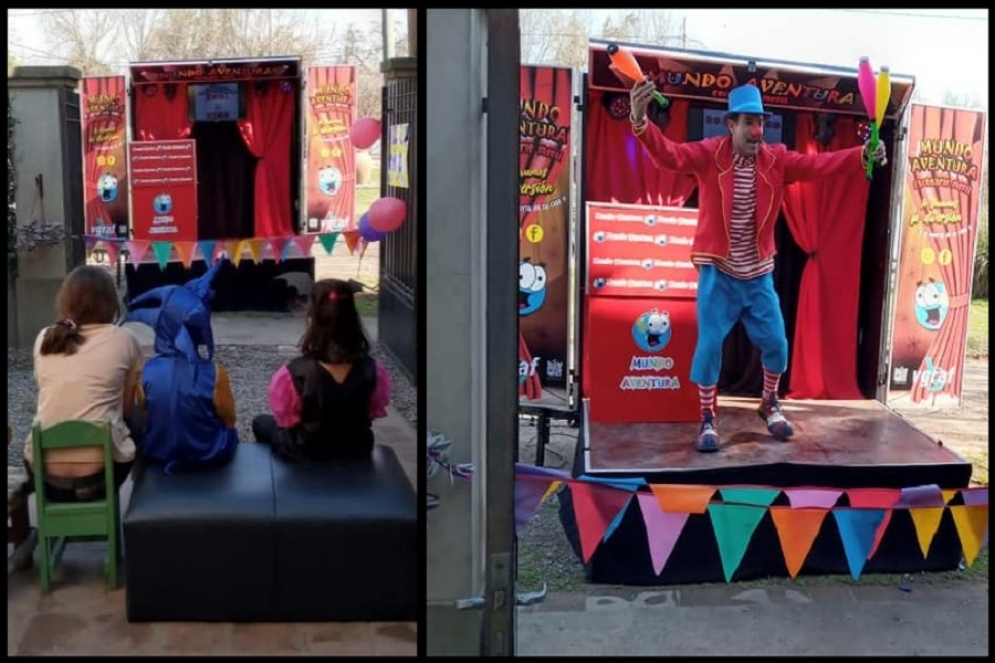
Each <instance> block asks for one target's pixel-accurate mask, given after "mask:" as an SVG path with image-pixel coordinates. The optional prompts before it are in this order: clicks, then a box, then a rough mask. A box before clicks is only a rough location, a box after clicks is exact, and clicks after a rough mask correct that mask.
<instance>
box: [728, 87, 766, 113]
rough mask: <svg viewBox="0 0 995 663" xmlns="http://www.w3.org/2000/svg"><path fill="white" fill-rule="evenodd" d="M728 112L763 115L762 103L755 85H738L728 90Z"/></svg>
mask: <svg viewBox="0 0 995 663" xmlns="http://www.w3.org/2000/svg"><path fill="white" fill-rule="evenodd" d="M728 112H729V113H747V114H750V115H765V114H766V111H765V110H764V103H763V100H762V99H761V97H760V90H759V89H758V88H757V86H756V85H740V86H739V87H737V88H733V89H732V90H730V91H729V111H728Z"/></svg>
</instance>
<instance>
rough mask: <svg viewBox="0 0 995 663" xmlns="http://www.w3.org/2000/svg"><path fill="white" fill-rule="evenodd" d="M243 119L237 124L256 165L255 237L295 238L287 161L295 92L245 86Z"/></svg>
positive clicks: (289, 88)
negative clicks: (244, 114)
mask: <svg viewBox="0 0 995 663" xmlns="http://www.w3.org/2000/svg"><path fill="white" fill-rule="evenodd" d="M246 87H247V88H249V91H248V93H247V95H246V96H247V99H246V118H245V119H244V120H240V121H239V123H238V126H239V129H240V130H241V133H242V138H243V139H245V144H246V146H247V147H248V148H249V151H250V152H252V154H253V156H255V157H256V158H258V159H259V161H258V162H257V164H256V180H255V184H256V194H255V207H256V228H255V236H256V237H285V236H287V235H292V234H294V223H293V219H292V214H291V204H290V159H291V140H292V132H293V121H294V94H295V91H294V88H293V87H292V86H287V85H277V84H275V83H269V84H268V85H266V86H264V87H254V86H252V85H247V86H246Z"/></svg>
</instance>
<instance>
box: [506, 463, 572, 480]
mask: <svg viewBox="0 0 995 663" xmlns="http://www.w3.org/2000/svg"><path fill="white" fill-rule="evenodd" d="M515 476H516V477H519V476H522V477H552V478H554V479H561V480H564V481H566V480H569V479H570V473H569V472H564V471H563V470H554V469H553V468H551V467H542V466H541V465H529V464H527V463H515Z"/></svg>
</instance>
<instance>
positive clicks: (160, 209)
mask: <svg viewBox="0 0 995 663" xmlns="http://www.w3.org/2000/svg"><path fill="white" fill-rule="evenodd" d="M152 209H153V210H155V213H156V214H158V215H159V216H163V215H165V214H169V213H170V212H171V211H172V210H173V197H172V196H171V195H169V194H168V193H160V194H159V195H158V196H156V197H155V200H153V201H152Z"/></svg>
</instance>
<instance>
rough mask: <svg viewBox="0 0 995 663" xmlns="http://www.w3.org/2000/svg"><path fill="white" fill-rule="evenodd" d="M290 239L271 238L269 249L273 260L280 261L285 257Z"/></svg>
mask: <svg viewBox="0 0 995 663" xmlns="http://www.w3.org/2000/svg"><path fill="white" fill-rule="evenodd" d="M290 239H291V238H290V237H271V238H270V240H269V245H270V248H272V249H273V260H276V261H277V262H280V261H282V260H283V259H284V258H285V257H286V253H287V247H288V246H289V245H290Z"/></svg>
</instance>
